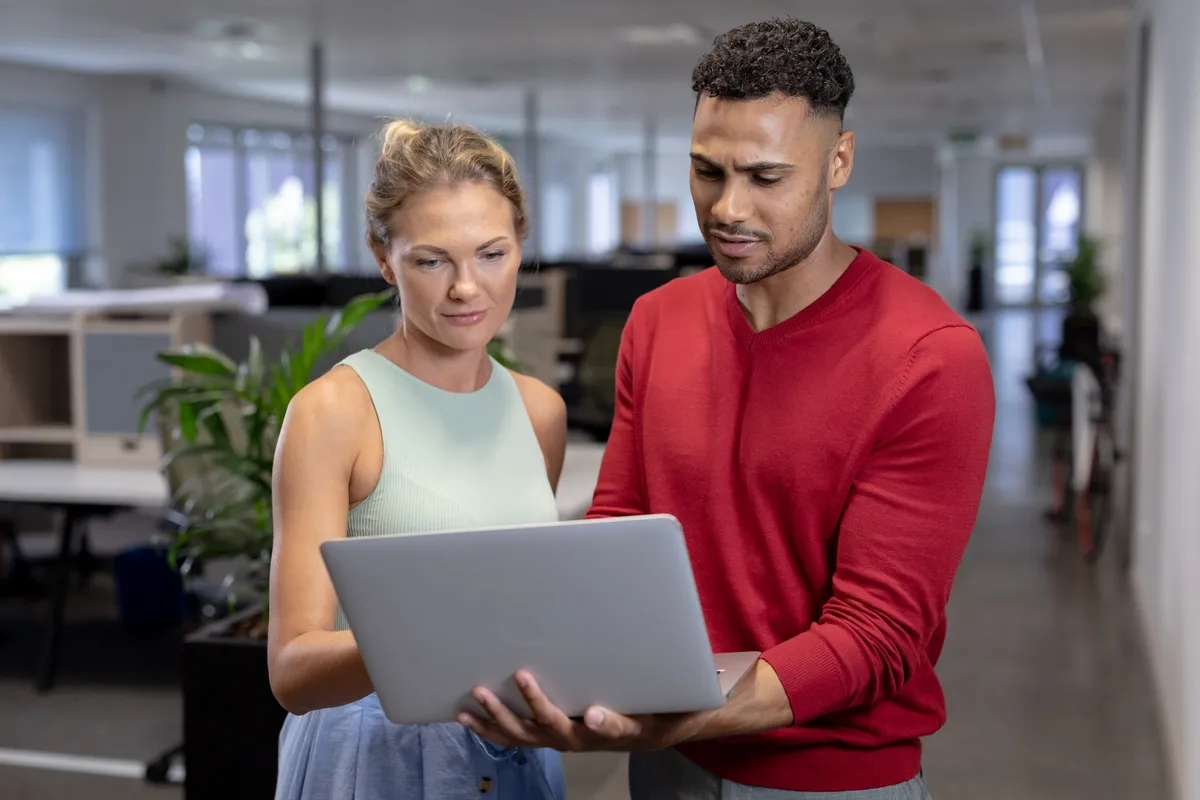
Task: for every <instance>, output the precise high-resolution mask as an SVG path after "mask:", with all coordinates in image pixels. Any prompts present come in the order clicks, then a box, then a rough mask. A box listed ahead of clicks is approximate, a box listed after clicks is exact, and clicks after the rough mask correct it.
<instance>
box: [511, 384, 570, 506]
mask: <svg viewBox="0 0 1200 800" xmlns="http://www.w3.org/2000/svg"><path fill="white" fill-rule="evenodd" d="M514 376H515V378H516V381H517V388H518V389H520V391H521V399H522V400H523V401H524V402H525V410H526V412H528V414H529V420H530V422H532V423H533V432H534V433H535V434H537V439H538V444H539V445H541V448H542V455H543V456H544V457H545V459H546V475H547V477H549V478H550V486H551V487H553V488H554V490H555V491H557V490H558V479H559V477H561V475H562V467H563V460H564V459H565V458H566V452H567V405H566V403H564V402H563V399H562V396H561V395H560V394H559V393H558V392H556V391H554V390H553V389H551V388H550V387H549V386H547V385H546V384H544V383H542V382H541V381H539V380H538V379H537V378H532V377H529V376H528V375H519V374H515V373H514Z"/></svg>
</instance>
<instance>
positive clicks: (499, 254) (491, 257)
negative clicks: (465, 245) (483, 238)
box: [483, 250, 504, 261]
mask: <svg viewBox="0 0 1200 800" xmlns="http://www.w3.org/2000/svg"><path fill="white" fill-rule="evenodd" d="M483 257H484V259H486V260H487V261H499V260H500V259H502V258H504V251H503V250H492V251H491V252H489V253H484V254H483Z"/></svg>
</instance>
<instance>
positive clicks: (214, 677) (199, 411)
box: [139, 289, 392, 800]
mask: <svg viewBox="0 0 1200 800" xmlns="http://www.w3.org/2000/svg"><path fill="white" fill-rule="evenodd" d="M391 297H392V291H391V290H390V289H388V290H387V291H384V292H380V293H373V294H367V295H362V296H360V297H357V298H355V299H353V300H351V301H350V302H349V303H348V304H347V305H346V306H345V307H344V308H342V309H341V310H340V311H338V312H336V313H334V314H332V315H330V316H328V317H327V316H326V315H324V314H322V315H321V316H319V317H318V318H317V319H316V320H314V321H313V322H312V323H310V324H309V325H307V326H306V327H305V328H304V330H303V333H302V335H301V337H300V341H299V342H298V343H296V344H295V345H294V346H288V347H284V348H283V349H282V351H281V352H279V353H278V354H277V355H274V356H268V355H267V354H265V353H264V352H263V348H262V346H261V344H260V343H259V342H258V341H257V339H251V342H250V349H249V355H248V356H247V358H246V359H245V360H244V361H242V362H240V363H237V362H235V361H233V360H232V359H230V358H229V357H228V356H226V355H225V354H223V353H221V352H219V351H217V350H215V349H213V348H211V347H208V346H206V345H202V344H196V345H191V346H188V347H185V348H183V349H181V350H176V351H169V352H164V353H160V354H159V359H160V360H162V361H163V362H165V363H166V364H168V365H170V366H171V367H172V368H173V375H172V377H171V378H168V379H166V380H164V381H161V382H156V383H154V384H151V385H149V386H147V387H144V388H143V389H142V390H141V391H140V392H139V394H141V395H143V396H144V397H145V398H146V400H145V404H144V406H143V411H142V425H143V427H144V426H145V425H146V424H147V423H148V422H149V421H150V419H151V417H152V416H153V417H157V420H158V423H159V425H160V427H161V428H162V429H163V431H164V434H165V436H164V438H165V450H166V454H165V457H164V459H163V464H162V467H163V470H164V472H166V474H167V476H168V481H169V483H170V484H171V486H172V494H173V498H172V512H173V516H174V518H175V527H176V529H177V531H176V533H175V536H174V538H173V541H172V543H171V548H170V557H171V561H172V564H174V565H175V566H176V567H177V568H178V569H179V570H180V571H181V572H182V573H183V574H184V576H185V577H187V576H193V575H199V574H200V573H201V570H200V569H199V567H200V565H203V564H205V563H211V562H212V561H214V560H220V561H222V562H225V563H227V564H228V565H229V570H230V574H229V576H228V577H227V579H226V581H225V582H224V584H223V585H224V587H225V589H226V592H225V596H224V597H223V598H221V599H219V600H218V601H217V604H224V605H226V606H228V611H229V612H231V613H228V614H226V615H225V616H222V617H221V618H219V619H217V620H216V621H214V622H211V623H209V624H207V625H204V626H202V627H200V628H199V629H198V630H196V631H194V632H192V633H191V634H189V635H187V636H186V637H185V639H184V645H183V706H184V713H183V717H184V723H183V724H184V746H185V761H186V773H185V774H186V779H185V791H186V796H187V797H188V799H189V800H198V798H208V797H213V798H219V797H223V796H224V795H226V794H227V793H228V790H229V785H230V784H229V781H230V779H231V776H235V775H236V776H237V781H238V786H239V791H244V792H245V793H246V795H247V796H255V797H258V796H263V797H269V796H270V795H271V794H272V793H273V792H274V786H275V770H276V754H277V745H278V737H279V727H280V725H281V724H282V721H283V718H284V716H285V712H284V711H283V709H282V708H281V707H280V706H279V704H278V703H277V702H276V701H275V698H274V696H273V694H272V693H271V688H270V683H269V681H268V677H267V657H266V619H267V611H268V607H267V583H268V574H269V569H270V559H271V542H272V534H273V530H272V520H271V470H272V465H273V459H274V453H275V443H276V439H277V437H278V435H279V428H280V425H281V423H282V421H283V416H284V413H285V412H286V410H287V407H288V404H289V403H290V402H291V400H292V398H293V397H294V396H295V394H296V393H297V392H298V391H299V390H300V389H301V388H303V387H304V386H305V385H306V384H307V383H308V382H309V381H311V380H312V379H313V377H314V375H315V372H316V370H317V368H318V365H320V364H322V363H324V362H326V361H327V360H328V359H330V358H332V357H333V356H335V355H336V354H337V352H338V350H339V348H340V347H341V346H342V344H343V343H344V341H345V339H346V336H347V335H348V334H349V333H350V332H351V331H352V330H353V329H354V328H355V326H357V325H358V324H359V323H360V322H361V321H362V320H363V319H364V318H365V317H366V316H367V315H368V314H369V313H371V312H372V311H375V310H376V309H378V308H380V307H381V306H383V305H384V304H385V303H386V302H387V301H388V300H389V299H390V298H391Z"/></svg>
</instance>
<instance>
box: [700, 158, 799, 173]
mask: <svg viewBox="0 0 1200 800" xmlns="http://www.w3.org/2000/svg"><path fill="white" fill-rule="evenodd" d="M688 155H689V156H691V159H692V160H693V161H699V162H701V163H703V164H706V165H708V166H710V167H713V168H714V169H721V166H720V165H719V164H717V162H715V161H713V160H712V159H711V158H708V157H707V156H702V155H700V154H699V153H689V154H688ZM792 167H793V165H792V164H789V163H787V162H786V161H754V162H752V163H750V164H739V165H737V166H736V167H735V169H736V170H737V171H738V172H772V171H777V170H781V169H791V168H792Z"/></svg>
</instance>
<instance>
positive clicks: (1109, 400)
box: [1068, 353, 1121, 563]
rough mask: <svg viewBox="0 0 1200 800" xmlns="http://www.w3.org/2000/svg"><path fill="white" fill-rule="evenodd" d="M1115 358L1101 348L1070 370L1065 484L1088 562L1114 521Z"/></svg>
mask: <svg viewBox="0 0 1200 800" xmlns="http://www.w3.org/2000/svg"><path fill="white" fill-rule="evenodd" d="M1116 370H1117V358H1116V355H1115V353H1105V354H1103V355H1102V356H1101V357H1100V359H1099V360H1098V361H1097V362H1096V369H1093V367H1092V366H1091V365H1089V364H1086V363H1082V362H1081V363H1079V364H1077V365H1076V367H1075V371H1074V373H1073V375H1072V414H1071V416H1072V435H1071V442H1072V460H1071V477H1070V480H1069V483H1068V486H1069V488H1070V492H1071V494H1072V507H1071V515H1070V516H1071V522H1072V523H1073V526H1074V529H1075V541H1076V547H1077V548H1078V549H1079V552H1080V554H1081V555H1082V556H1083V558H1084V560H1085V561H1087V562H1088V563H1094V562H1095V561H1097V560H1098V559H1099V558H1100V554H1101V552H1102V551H1103V549H1104V545H1105V543H1106V542H1107V541H1108V539H1110V538H1111V536H1110V534H1111V533H1112V529H1113V526H1114V522H1115V520H1114V511H1113V489H1114V486H1115V473H1116V469H1117V465H1118V463H1119V462H1120V460H1121V451H1120V449H1119V448H1118V447H1117V443H1116V439H1115V436H1114V432H1113V417H1114V414H1113V406H1114V402H1113V401H1114V397H1115V394H1116V392H1115V383H1116Z"/></svg>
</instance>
